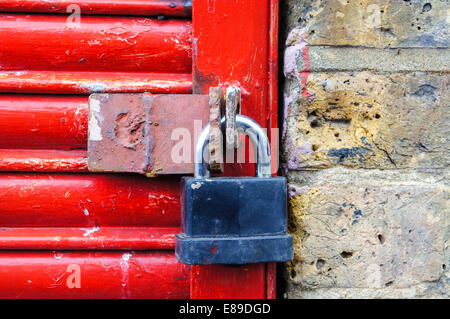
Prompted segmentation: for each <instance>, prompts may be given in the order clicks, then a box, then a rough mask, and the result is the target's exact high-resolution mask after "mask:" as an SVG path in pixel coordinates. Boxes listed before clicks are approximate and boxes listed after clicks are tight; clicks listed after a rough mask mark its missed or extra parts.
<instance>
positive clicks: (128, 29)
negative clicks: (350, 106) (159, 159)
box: [0, 0, 278, 298]
mask: <svg viewBox="0 0 450 319" xmlns="http://www.w3.org/2000/svg"><path fill="white" fill-rule="evenodd" d="M277 8H278V5H277V1H275V0H274V1H269V0H250V1H249V0H247V1H244V0H239V1H238V0H236V1H227V0H198V1H193V4H192V3H191V1H185V0H172V1H166V0H137V1H136V0H135V1H128V0H119V1H112V0H109V1H107V0H82V1H66V0H55V1H43V0H0V11H1V13H0V92H1V94H0V170H1V171H2V173H0V298H189V297H192V298H203V297H210V298H214V297H229V298H231V297H249V298H267V297H268V298H272V297H274V265H270V264H254V265H250V266H246V267H244V266H243V267H224V266H193V267H188V266H185V265H182V264H180V263H178V262H177V261H176V260H175V256H174V253H173V248H174V234H176V233H177V232H178V230H179V229H178V227H179V223H180V199H179V179H180V177H179V176H173V177H157V178H152V179H149V178H146V177H144V176H140V175H135V174H92V173H89V172H88V170H87V150H86V148H87V122H88V121H87V119H88V97H89V94H91V93H98V92H101V93H110V92H117V93H120V92H151V93H154V94H158V93H171V94H177V93H184V94H186V93H202V94H205V93H207V90H208V89H209V87H210V86H213V85H214V86H216V85H220V86H221V87H222V88H225V87H226V86H229V85H238V86H240V87H241V89H242V92H243V94H242V99H243V100H242V113H243V114H246V115H249V116H250V117H252V118H254V119H255V120H257V121H258V122H259V123H260V124H261V125H262V126H263V127H276V123H277V118H276V113H277V104H276V99H277V96H276V73H277V70H276V68H277V63H276V60H277V55H276V52H277V51H276V43H277V37H276V34H277ZM79 12H81V16H79V15H78V13H79ZM192 70H193V71H192ZM251 171H252V168H251V167H250V165H244V166H242V165H231V166H230V167H229V168H227V174H232V175H240V174H246V175H249V174H250V172H251Z"/></svg>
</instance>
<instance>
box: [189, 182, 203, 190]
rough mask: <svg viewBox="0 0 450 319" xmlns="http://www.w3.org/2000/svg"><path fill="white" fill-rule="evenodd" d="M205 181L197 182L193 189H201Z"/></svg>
mask: <svg viewBox="0 0 450 319" xmlns="http://www.w3.org/2000/svg"><path fill="white" fill-rule="evenodd" d="M202 185H203V182H195V183H193V184H192V185H191V188H192V189H199V188H200V187H202Z"/></svg>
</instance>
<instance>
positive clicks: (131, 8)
mask: <svg viewBox="0 0 450 319" xmlns="http://www.w3.org/2000/svg"><path fill="white" fill-rule="evenodd" d="M72 4H76V5H77V6H79V7H80V9H81V13H82V14H83V15H84V14H109V15H111V14H118V15H144V16H156V15H164V16H178V17H189V16H190V15H191V13H192V5H190V1H186V0H133V1H129V0H128V1H127V0H114V1H105V0H77V1H74V0H52V1H42V0H2V1H1V2H0V11H6V12H43V13H44V12H48V13H63V14H67V7H68V6H69V5H72Z"/></svg>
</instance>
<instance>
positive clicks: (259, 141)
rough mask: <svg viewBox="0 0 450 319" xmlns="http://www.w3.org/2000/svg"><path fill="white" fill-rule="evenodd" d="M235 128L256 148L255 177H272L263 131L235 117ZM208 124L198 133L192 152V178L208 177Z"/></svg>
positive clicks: (248, 120)
mask: <svg viewBox="0 0 450 319" xmlns="http://www.w3.org/2000/svg"><path fill="white" fill-rule="evenodd" d="M220 125H221V129H222V133H223V131H224V130H225V117H222V119H221V121H220ZM236 126H237V129H238V131H239V132H241V133H244V134H245V135H247V136H248V137H249V139H250V141H251V142H252V144H253V148H254V149H255V148H256V177H271V176H272V158H271V156H270V143H269V139H268V138H267V135H266V133H265V132H264V130H263V129H262V128H261V126H259V124H258V123H256V122H255V121H254V120H252V119H251V118H249V117H247V116H244V115H239V114H237V115H236ZM209 127H210V125H209V123H208V124H207V125H206V126H205V128H204V129H203V130H202V132H201V133H200V135H199V137H198V140H197V144H196V145H195V151H194V176H195V177H203V178H208V177H210V171H209V167H208V164H207V163H206V162H205V161H204V158H203V154H204V149H205V147H206V146H207V145H209Z"/></svg>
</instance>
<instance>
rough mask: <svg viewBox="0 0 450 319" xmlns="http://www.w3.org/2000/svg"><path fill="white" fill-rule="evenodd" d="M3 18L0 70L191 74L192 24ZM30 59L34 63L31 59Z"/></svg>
mask: <svg viewBox="0 0 450 319" xmlns="http://www.w3.org/2000/svg"><path fill="white" fill-rule="evenodd" d="M66 22H67V17H64V16H42V15H12V14H0V57H1V63H0V70H16V71H17V70H55V71H56V70H70V71H109V72H118V71H122V72H174V73H177V72H178V73H188V72H190V70H191V36H190V34H191V23H190V22H189V21H185V20H158V19H147V18H128V17H127V18H123V17H91V16H88V17H82V21H80V24H79V27H77V28H72V27H68V25H67V23H66ZM30 57H33V58H32V59H30Z"/></svg>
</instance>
